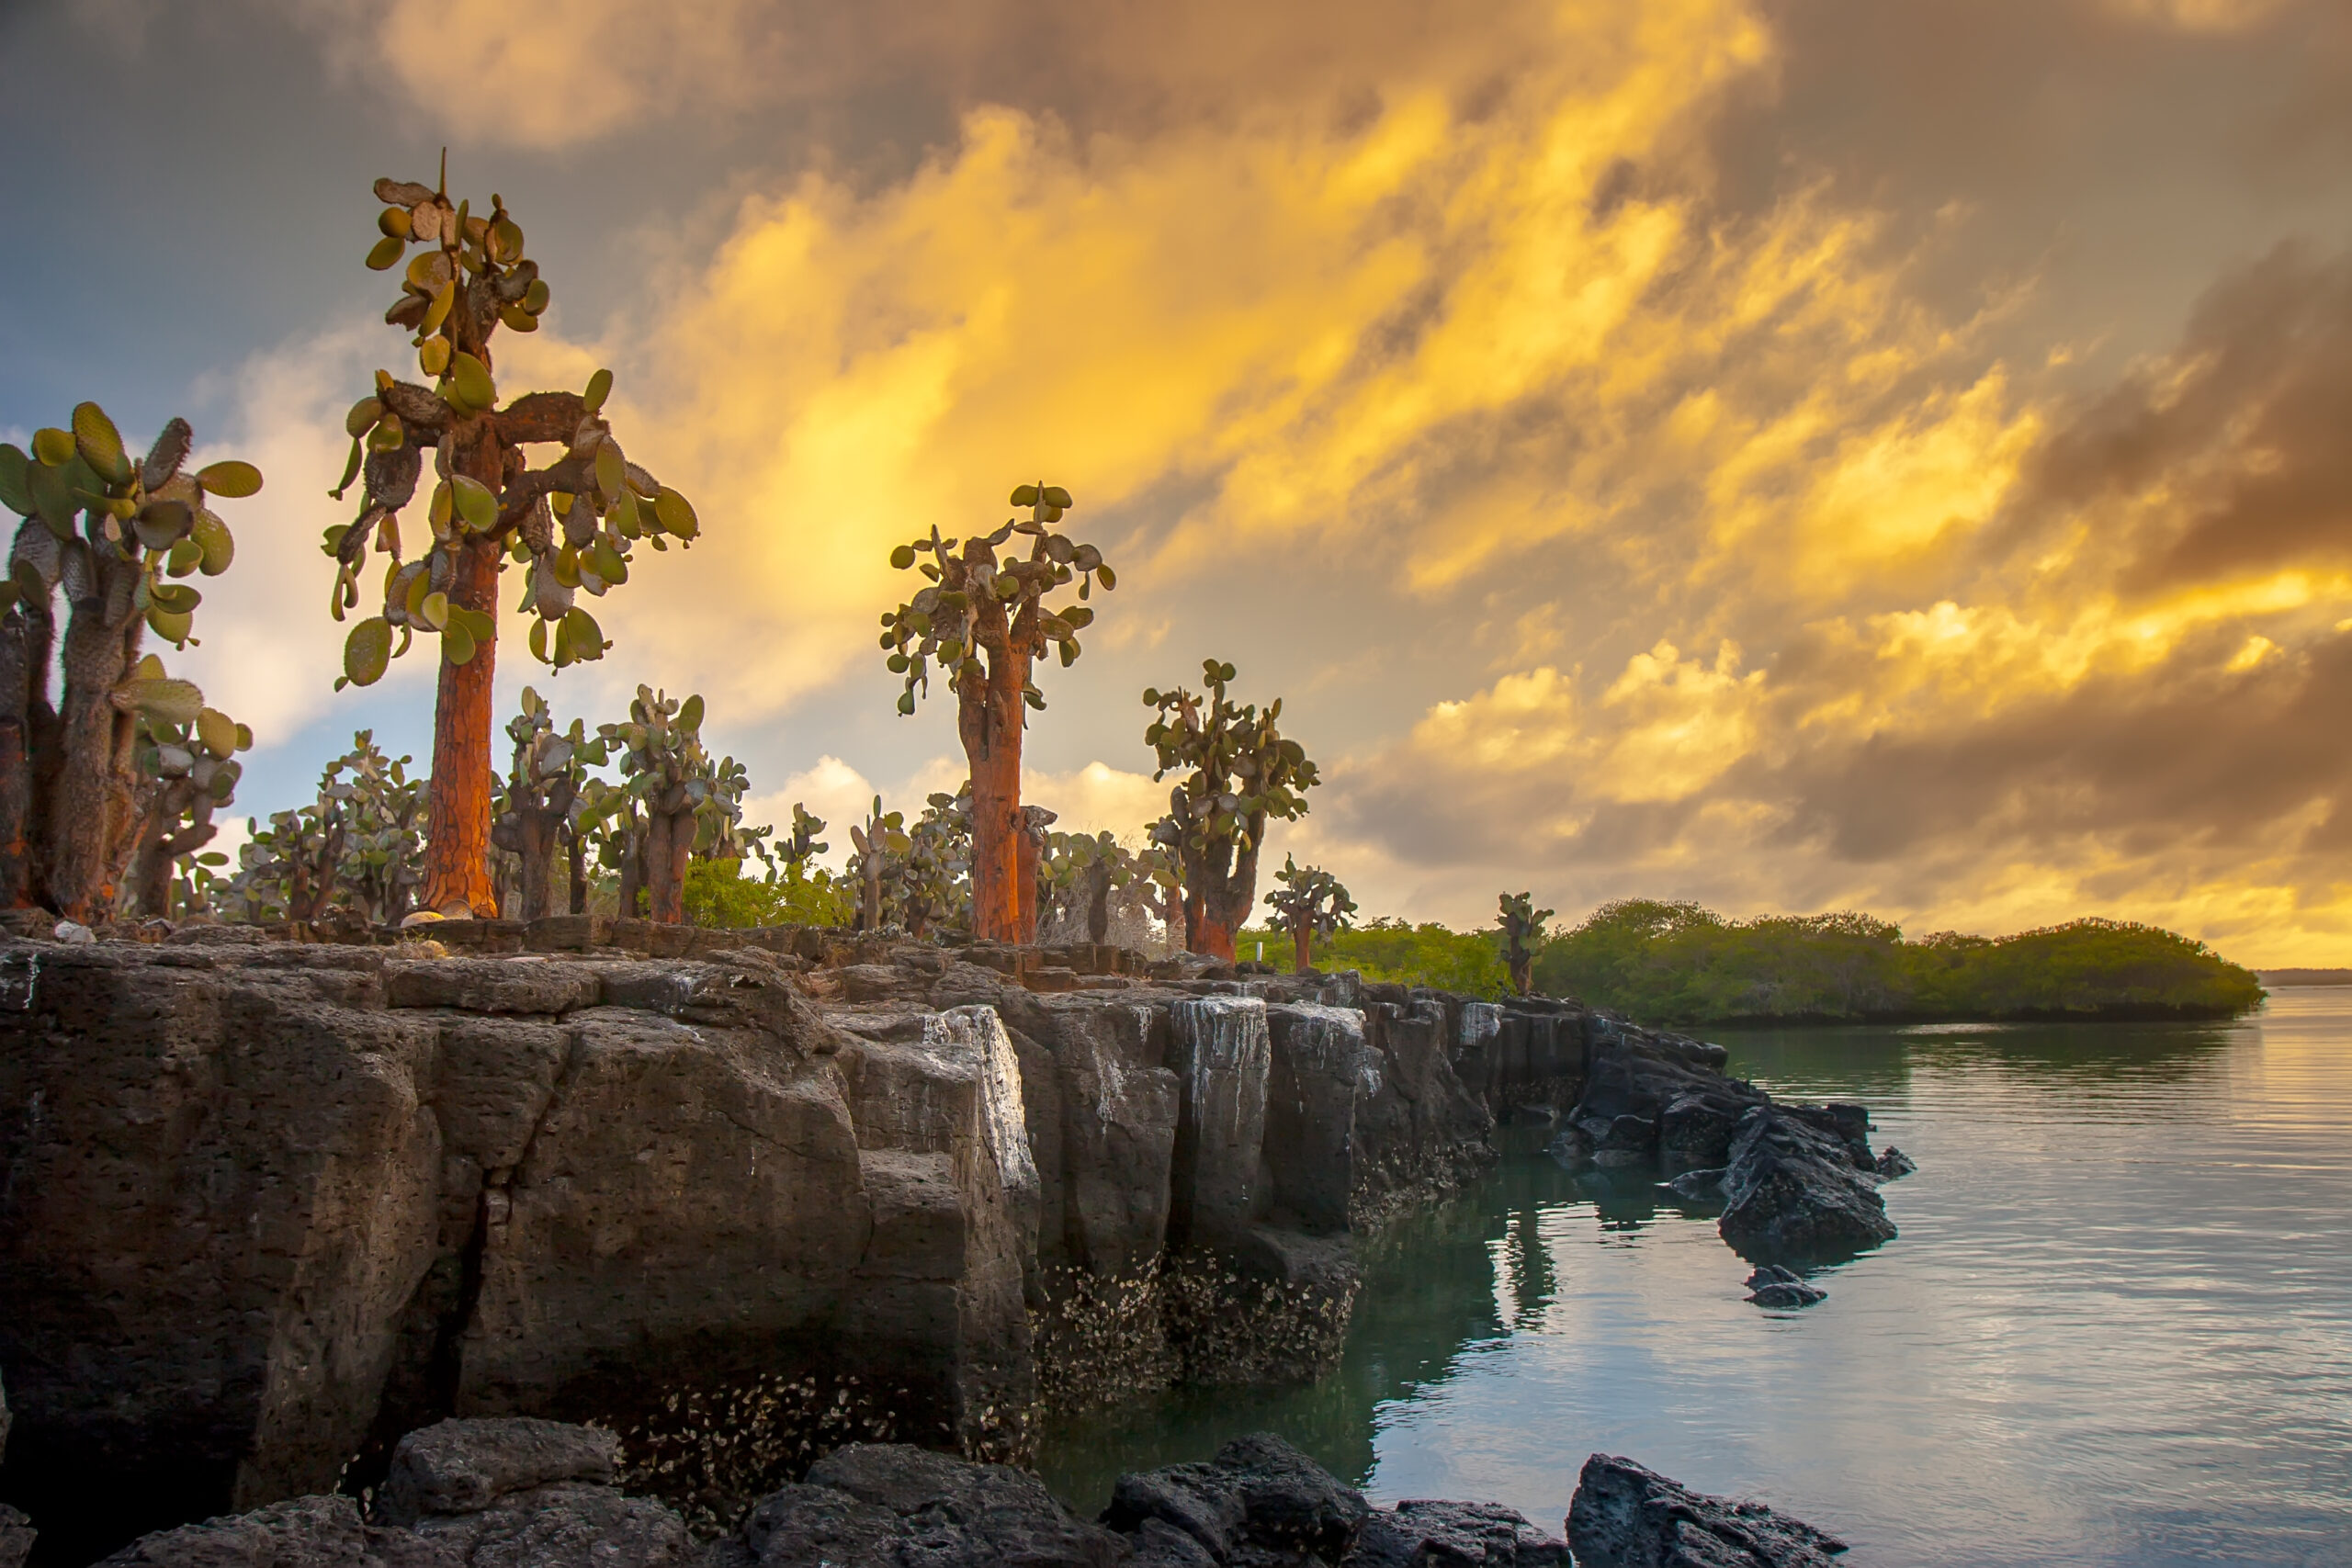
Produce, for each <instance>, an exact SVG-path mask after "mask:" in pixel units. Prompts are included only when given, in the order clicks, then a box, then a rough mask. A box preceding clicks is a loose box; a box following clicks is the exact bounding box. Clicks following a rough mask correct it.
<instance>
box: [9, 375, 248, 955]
mask: <svg viewBox="0 0 2352 1568" xmlns="http://www.w3.org/2000/svg"><path fill="white" fill-rule="evenodd" d="M69 423H70V424H71V427H72V428H70V429H65V430H42V431H40V432H38V433H36V434H35V435H34V436H33V449H32V451H31V453H30V454H27V453H25V452H24V451H21V450H20V449H18V448H17V447H16V446H8V445H0V505H5V506H6V507H7V508H8V510H9V511H11V512H14V513H17V515H18V516H19V517H21V518H23V519H24V521H23V522H22V523H21V524H20V525H18V526H17V530H16V538H15V542H14V544H13V546H12V547H11V548H10V551H9V557H8V581H7V582H6V584H5V585H0V904H5V905H7V906H10V907H15V908H22V907H25V906H28V905H46V906H47V907H49V908H54V909H56V910H57V911H58V912H60V913H61V914H63V915H66V916H68V917H69V918H71V919H77V920H85V921H86V920H94V919H103V918H104V917H106V916H107V915H109V914H111V913H112V912H113V910H114V907H115V903H116V900H117V898H118V897H119V894H120V892H121V884H122V878H123V875H124V873H125V870H126V868H127V865H128V863H129V861H130V856H131V854H132V852H133V849H134V846H135V842H136V840H137V837H138V832H139V819H140V815H141V814H140V810H139V801H138V794H139V784H138V769H137V762H136V754H137V750H138V746H139V734H140V731H139V728H138V726H139V720H140V719H141V717H146V718H150V719H153V720H154V721H157V722H159V723H163V724H168V725H187V724H193V723H195V722H196V720H197V717H198V714H199V712H200V711H201V710H202V707H203V696H202V694H201V693H199V692H198V691H197V689H196V688H195V687H194V686H193V685H190V684H189V683H188V682H186V681H175V680H172V679H170V678H169V677H168V676H166V675H164V673H163V668H162V666H161V664H160V663H157V664H153V665H149V664H146V663H142V661H141V655H140V647H141V643H142V642H143V641H144V640H145V638H146V636H147V634H148V633H149V632H151V631H152V632H153V633H154V634H155V636H156V637H158V638H160V639H162V640H163V641H165V642H169V643H172V644H174V645H175V646H176V647H180V648H185V647H187V644H188V642H189V641H190V640H191V639H190V637H189V636H188V631H189V627H190V625H191V617H192V616H193V615H194V613H195V610H196V607H197V604H198V600H199V599H200V597H201V595H200V594H198V592H197V590H196V588H195V587H194V585H192V584H190V583H187V582H184V581H177V580H178V579H182V578H186V577H187V576H189V575H190V574H191V573H198V572H201V573H202V574H204V575H205V576H208V577H210V576H217V575H219V574H220V572H222V571H225V570H228V567H229V562H230V559H231V558H232V556H233V555H234V553H235V541H234V540H233V539H232V537H231V536H230V533H229V526H228V525H227V524H226V523H224V522H222V521H221V519H220V516H219V514H218V513H214V512H213V510H212V508H211V505H210V502H212V501H213V500H215V499H220V498H227V499H235V498H239V497H243V496H248V495H252V494H253V493H254V492H255V491H258V490H260V489H261V473H260V470H258V469H256V468H254V466H253V465H252V464H250V463H241V462H233V461H232V462H221V463H214V464H212V465H210V466H209V467H208V468H203V469H200V470H198V471H197V472H194V473H190V472H187V471H186V469H185V465H186V463H187V455H188V448H189V446H190V444H191V442H192V441H193V434H192V433H191V432H190V430H189V428H188V424H187V421H186V420H182V419H175V420H173V421H172V422H171V423H168V424H166V425H164V430H163V434H160V435H158V436H157V437H156V438H155V444H154V446H153V447H151V448H150V449H149V450H148V453H147V455H146V457H143V458H134V457H131V456H130V453H129V452H128V451H127V450H126V449H125V447H124V446H123V443H122V435H121V433H120V432H119V431H118V430H116V428H115V425H114V422H113V421H112V420H110V419H108V418H107V414H106V411H105V410H104V409H101V408H100V407H98V405H97V404H96V403H82V404H78V405H77V406H76V407H75V408H74V417H73V419H72V420H71V421H70V422H69ZM61 595H62V597H63V599H64V601H65V612H64V615H63V617H62V619H63V622H64V637H63V640H62V644H61V642H60V640H59V637H58V628H59V621H60V618H61V617H60V615H59V612H58V604H57V601H58V599H59V597H60V596H61ZM52 663H54V664H55V665H57V666H60V667H62V672H63V677H64V679H63V682H62V686H61V687H60V689H59V691H58V694H57V700H56V701H55V702H54V703H53V704H52V702H51V679H50V671H51V666H52Z"/></svg>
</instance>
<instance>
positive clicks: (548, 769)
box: [491, 686, 611, 920]
mask: <svg viewBox="0 0 2352 1568" xmlns="http://www.w3.org/2000/svg"><path fill="white" fill-rule="evenodd" d="M506 736H507V739H510V740H512V741H514V742H515V765H514V767H513V768H512V769H511V770H510V771H509V772H508V773H507V775H506V792H505V793H506V804H505V809H504V810H503V811H502V812H501V813H500V814H499V816H498V818H497V820H496V821H494V822H493V823H492V825H491V841H492V843H494V844H496V845H497V846H498V847H499V848H500V849H502V850H505V851H507V852H509V853H511V854H513V855H515V857H516V859H517V860H518V861H519V862H520V878H519V879H520V883H521V886H520V888H519V890H518V891H519V894H520V897H518V899H517V900H516V902H517V903H518V904H519V906H520V908H518V909H517V910H516V911H515V913H516V915H517V917H518V918H520V919H526V920H536V919H541V918H542V917H544V916H547V915H550V914H553V913H554V912H555V907H554V904H553V902H552V898H553V889H554V883H555V861H556V854H557V852H559V851H561V852H563V854H564V855H565V857H566V863H567V869H568V870H569V871H570V873H571V877H570V882H571V912H572V913H573V914H579V913H582V911H583V910H585V909H586V908H587V904H586V896H587V891H588V889H587V886H586V881H587V856H586V850H585V845H584V844H583V843H582V836H581V833H580V831H579V825H580V818H581V814H582V807H583V805H584V803H583V802H582V798H581V789H582V786H583V785H584V784H586V783H587V782H588V770H589V769H591V768H601V767H603V766H604V765H605V758H606V755H607V753H608V752H609V750H610V746H611V743H610V742H609V741H608V740H607V739H605V737H604V736H603V735H601V734H598V735H590V734H589V733H587V729H586V727H585V725H584V724H583V723H582V721H581V720H579V719H576V718H575V719H573V720H572V721H571V728H570V729H569V730H565V731H558V730H557V728H556V727H555V716H554V714H553V713H552V712H551V711H550V710H549V709H548V704H547V699H546V698H544V697H542V696H540V695H539V694H538V693H537V692H536V691H534V690H533V689H532V688H530V687H528V686H526V687H524V688H523V697H522V711H521V712H520V713H518V714H516V715H515V716H514V717H513V718H511V719H508V720H507V721H506Z"/></svg>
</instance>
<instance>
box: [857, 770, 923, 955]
mask: <svg viewBox="0 0 2352 1568" xmlns="http://www.w3.org/2000/svg"><path fill="white" fill-rule="evenodd" d="M849 841H850V843H851V845H852V846H853V847H854V850H855V852H854V854H852V855H851V856H850V862H849V870H850V874H851V875H852V876H854V877H855V878H856V879H857V929H858V930H859V931H880V930H881V929H882V921H883V916H884V912H885V904H884V898H883V888H884V886H885V881H886V878H887V877H888V874H889V862H890V857H891V856H892V855H894V854H895V855H904V854H905V853H906V852H908V850H909V849H910V848H911V847H912V844H911V841H910V840H909V839H908V837H907V828H906V819H905V817H904V816H903V815H902V814H901V813H899V812H896V811H888V812H886V811H884V810H883V809H882V797H881V796H880V795H876V796H875V797H874V806H873V808H872V809H871V810H869V811H868V812H867V813H866V814H865V821H864V822H863V823H858V822H853V823H851V824H850V828H849Z"/></svg>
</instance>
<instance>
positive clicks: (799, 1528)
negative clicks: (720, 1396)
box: [107, 1420, 1845, 1568]
mask: <svg viewBox="0 0 2352 1568" xmlns="http://www.w3.org/2000/svg"><path fill="white" fill-rule="evenodd" d="M613 1456H614V1447H613V1442H612V1439H611V1438H610V1436H609V1435H607V1434H605V1433H601V1432H593V1431H590V1430H587V1429H585V1428H582V1427H561V1426H559V1425H556V1424H553V1423H548V1422H537V1421H515V1420H483V1421H453V1422H445V1423H442V1424H440V1425H439V1426H436V1427H431V1428H428V1429H426V1430H424V1431H421V1432H415V1433H412V1434H410V1435H409V1436H408V1437H407V1438H404V1439H402V1441H401V1444H400V1446H399V1449H398V1450H397V1453H396V1456H395V1458H394V1460H393V1461H392V1472H391V1475H390V1478H389V1479H388V1483H387V1486H386V1488H385V1492H384V1495H383V1496H382V1497H381V1498H380V1499H379V1502H378V1504H377V1506H376V1509H375V1513H374V1515H373V1517H363V1516H362V1514H361V1512H360V1510H359V1507H358V1506H357V1505H356V1503H355V1502H354V1501H353V1500H352V1499H350V1498H348V1497H341V1496H318V1495H313V1496H306V1497H300V1498H297V1499H294V1500H292V1501H288V1502H283V1503H277V1504H273V1505H271V1506H268V1507H266V1508H263V1509H259V1510H257V1511H254V1512H252V1513H247V1514H244V1515H241V1516H234V1517H221V1518H214V1519H209V1520H207V1521H206V1522H204V1523H203V1524H200V1525H186V1526H182V1527H180V1528H178V1529H171V1530H165V1531H161V1532H158V1533H155V1534H152V1535H149V1536H146V1537H144V1538H143V1539H141V1540H138V1541H137V1542H135V1543H133V1544H132V1545H131V1546H130V1547H128V1548H127V1549H125V1550H124V1551H120V1552H119V1553H117V1554H116V1555H115V1556H114V1557H112V1558H110V1559H108V1560H107V1568H686V1565H687V1564H689V1563H695V1564H701V1565H705V1568H1119V1565H1121V1564H1129V1565H1135V1568H1278V1565H1279V1568H1441V1565H1446V1564H1454V1565H1484V1568H1565V1565H1566V1563H1567V1562H1568V1549H1567V1545H1566V1544H1565V1543H1563V1542H1561V1541H1559V1540H1555V1539H1553V1538H1552V1537H1549V1536H1546V1535H1544V1533H1543V1532H1542V1531H1540V1530H1538V1529H1535V1528H1534V1527H1533V1526H1532V1525H1531V1524H1529V1523H1528V1521H1527V1520H1526V1519H1524V1518H1522V1517H1520V1516H1519V1515H1518V1514H1516V1513H1513V1512H1512V1511H1511V1510H1510V1509H1509V1508H1504V1507H1500V1506H1496V1505H1493V1504H1487V1503H1455V1502H1419V1501H1415V1502H1405V1503H1399V1504H1398V1505H1397V1506H1396V1508H1395V1509H1394V1510H1392V1511H1389V1512H1385V1513H1383V1512H1380V1511H1377V1510H1375V1509H1374V1508H1373V1507H1372V1506H1370V1505H1369V1504H1367V1503H1366V1502H1365V1501H1364V1499H1363V1497H1362V1496H1361V1495H1358V1494H1357V1493H1356V1492H1355V1491H1354V1490H1352V1489H1351V1488H1350V1487H1348V1486H1345V1485H1343V1484H1341V1483H1340V1482H1339V1481H1338V1480H1336V1479H1335V1478H1334V1477H1333V1476H1331V1475H1330V1474H1329V1472H1326V1471H1325V1470H1324V1469H1323V1468H1322V1467H1321V1466H1319V1465H1317V1464H1316V1463H1315V1462H1314V1461H1312V1460H1310V1459H1308V1458H1307V1457H1306V1455H1305V1454H1302V1453H1300V1452H1299V1451H1298V1450H1296V1449H1295V1448H1293V1447H1291V1446H1290V1445H1289V1444H1288V1443H1285V1442H1283V1440H1282V1439H1281V1438H1276V1437H1272V1436H1271V1435H1268V1434H1263V1433H1261V1434H1259V1435H1257V1436H1254V1437H1248V1438H1238V1439H1236V1440H1235V1441H1233V1442H1230V1443H1227V1445H1226V1446H1225V1447H1224V1448H1223V1449H1221V1450H1218V1452H1217V1455H1216V1458H1215V1459H1214V1460H1212V1461H1209V1462H1207V1463H1205V1464H1178V1465H1170V1466H1167V1467H1166V1468H1164V1469H1160V1470H1155V1471H1150V1472H1145V1473H1142V1474H1130V1475H1125V1476H1122V1477H1121V1478H1120V1480H1119V1482H1118V1483H1117V1486H1116V1488H1115V1490H1114V1494H1113V1497H1112V1502H1111V1506H1110V1507H1109V1508H1108V1509H1106V1510H1105V1511H1104V1513H1103V1517H1102V1519H1101V1521H1100V1522H1099V1523H1089V1522H1087V1521H1085V1520H1082V1519H1080V1518H1078V1517H1076V1516H1074V1515H1072V1514H1071V1513H1070V1512H1069V1509H1067V1508H1065V1507H1063V1506H1062V1505H1061V1504H1060V1503H1058V1502H1057V1501H1056V1500H1055V1499H1054V1497H1053V1496H1052V1495H1051V1494H1049V1493H1048V1492H1046V1488H1045V1487H1044V1485H1043V1484H1042V1483H1039V1482H1038V1480H1037V1478H1036V1477H1035V1476H1034V1475H1031V1474H1029V1473H1028V1472H1024V1471H1019V1470H1014V1469H1011V1468H1009V1467H1006V1466H1002V1465H996V1464H982V1463H974V1462H971V1461H966V1460H961V1459H956V1458H954V1457H952V1456H950V1455H946V1454H943V1453H937V1452H933V1451H930V1450H923V1449H919V1448H913V1447H910V1446H907V1445H904V1444H895V1443H855V1444H851V1445H849V1446H847V1447H844V1448H842V1449H839V1450H835V1451H834V1452H832V1453H831V1454H829V1455H827V1456H826V1457H824V1458H823V1459H820V1460H819V1461H817V1462H816V1463H815V1464H813V1465H811V1466H810V1467H809V1472H808V1476H807V1479H806V1480H805V1481H803V1482H799V1483H793V1484H789V1485H786V1486H782V1487H780V1488H777V1489H775V1491H773V1492H771V1493H770V1494H769V1495H766V1496H765V1497H763V1498H762V1499H761V1500H760V1501H758V1502H757V1503H756V1504H754V1505H753V1506H751V1507H750V1508H748V1509H746V1510H745V1511H744V1513H743V1516H742V1517H741V1520H740V1521H739V1522H737V1523H735V1524H733V1525H731V1526H729V1528H728V1529H725V1530H724V1531H723V1532H721V1534H720V1536H719V1539H718V1540H717V1541H716V1542H714V1543H712V1544H711V1545H709V1546H708V1547H707V1548H706V1547H697V1546H695V1544H694V1543H693V1542H692V1541H691V1540H689V1538H688V1536H687V1533H686V1530H685V1527H684V1521H682V1520H681V1519H680V1518H679V1517H678V1516H677V1515H675V1514H673V1513H671V1512H670V1511H669V1510H668V1509H667V1508H665V1507H663V1506H662V1505H660V1504H659V1503H655V1502H652V1501H650V1500H648V1499H645V1498H641V1497H629V1496H625V1495H622V1494H621V1493H619V1492H617V1491H616V1490H615V1489H614V1488H613V1486H612V1485H611V1484H610V1483H609V1476H610V1474H611V1468H612V1464H613ZM1568 1529H1569V1537H1570V1540H1571V1541H1573V1543H1574V1545H1575V1547H1576V1551H1577V1561H1578V1562H1581V1563H1583V1564H1584V1568H1615V1565H1621V1564H1622V1565H1627V1568H1632V1565H1641V1568H1653V1565H1655V1568H1724V1565H1735V1568H1815V1565H1819V1564H1823V1563H1826V1562H1828V1560H1829V1557H1830V1555H1831V1554H1834V1553H1837V1552H1840V1551H1844V1550H1845V1547H1844V1545H1843V1544H1842V1543H1840V1542H1839V1541H1838V1540H1834V1539H1833V1538H1831V1537H1829V1536H1827V1535H1825V1534H1824V1533H1822V1532H1821V1531H1819V1530H1816V1529H1813V1528H1812V1527H1810V1526H1808V1525H1804V1524H1802V1523H1799V1522H1798V1521H1796V1520H1794V1519H1791V1518H1787V1517H1783V1516H1781V1515H1778V1514H1775V1513H1773V1512H1772V1511H1771V1510H1770V1508H1766V1507H1764V1506H1760V1505H1758V1504H1753V1503H1730V1502H1726V1501H1724V1500H1723V1499H1721V1498H1715V1497H1707V1496H1702V1495H1699V1494H1697V1493H1694V1492H1691V1491H1689V1490H1688V1489H1686V1488H1684V1487H1681V1486H1679V1485H1677V1484H1676V1483H1673V1482H1671V1481H1668V1480H1667V1479H1666V1478H1665V1477H1663V1476H1660V1475H1657V1474H1654V1473H1652V1472H1649V1471H1646V1470H1644V1469H1643V1468H1642V1467H1641V1466H1639V1465H1636V1464H1634V1463H1632V1462H1630V1461H1625V1460H1621V1459H1611V1458H1610V1457H1608V1456H1606V1455H1602V1454H1595V1455H1593V1456H1592V1458H1591V1459H1590V1460H1589V1461H1587V1462H1586V1464H1585V1467H1584V1472H1583V1475H1582V1477H1581V1478H1580V1480H1579V1483H1578V1485H1577V1494H1576V1500H1575V1503H1574V1504H1573V1506H1572V1507H1571V1509H1570V1512H1569V1516H1568Z"/></svg>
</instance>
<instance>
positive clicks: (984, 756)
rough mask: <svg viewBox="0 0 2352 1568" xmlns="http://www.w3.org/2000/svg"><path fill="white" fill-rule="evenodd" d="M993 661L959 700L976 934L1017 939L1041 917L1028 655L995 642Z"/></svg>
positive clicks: (982, 937) (1030, 931)
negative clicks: (1033, 849) (1024, 807)
mask: <svg viewBox="0 0 2352 1568" xmlns="http://www.w3.org/2000/svg"><path fill="white" fill-rule="evenodd" d="M1000 614H1001V612H1000ZM1028 683H1029V660H1028V658H1027V656H1026V655H1023V654H1007V653H1005V652H1003V651H1001V649H991V650H990V653H989V673H988V678H987V679H986V680H985V681H975V682H969V683H968V686H967V691H966V692H965V693H964V694H961V696H960V698H959V701H958V702H957V704H956V732H957V734H958V736H959V738H960V739H962V740H963V742H964V757H965V761H967V763H968V764H969V765H970V767H971V770H972V934H973V935H974V936H976V937H978V938H979V939H980V940H982V941H983V942H1025V941H1027V940H1029V937H1030V936H1031V935H1033V934H1034V933H1035V929H1036V918H1037V913H1036V890H1035V882H1036V876H1035V869H1034V866H1033V864H1032V862H1031V859H1030V857H1029V856H1028V855H1027V854H1025V853H1024V852H1023V847H1024V841H1025V840H1027V838H1028V823H1027V821H1026V819H1024V818H1023V816H1022V814H1021V726H1022V719H1023V698H1022V690H1023V688H1024V687H1025V686H1027V685H1028Z"/></svg>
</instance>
